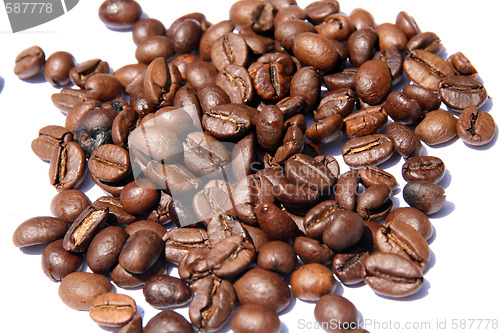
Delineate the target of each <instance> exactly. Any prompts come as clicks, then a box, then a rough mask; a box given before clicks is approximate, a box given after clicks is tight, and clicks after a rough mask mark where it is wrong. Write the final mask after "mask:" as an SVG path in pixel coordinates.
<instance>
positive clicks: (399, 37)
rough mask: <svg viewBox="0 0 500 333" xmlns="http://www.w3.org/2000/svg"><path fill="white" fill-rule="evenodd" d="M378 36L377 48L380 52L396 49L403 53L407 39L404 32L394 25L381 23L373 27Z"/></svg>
mask: <svg viewBox="0 0 500 333" xmlns="http://www.w3.org/2000/svg"><path fill="white" fill-rule="evenodd" d="M375 31H376V32H377V35H378V46H379V48H380V49H381V50H391V49H396V50H398V51H400V52H401V51H403V50H404V49H405V48H406V43H407V42H408V39H407V38H406V34H405V33H404V31H403V30H402V29H401V28H400V27H398V26H397V25H395V24H392V23H382V24H379V25H377V26H376V27H375Z"/></svg>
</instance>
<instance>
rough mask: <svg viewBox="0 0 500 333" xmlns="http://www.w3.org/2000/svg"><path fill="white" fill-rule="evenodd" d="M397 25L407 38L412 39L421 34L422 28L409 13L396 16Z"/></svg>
mask: <svg viewBox="0 0 500 333" xmlns="http://www.w3.org/2000/svg"><path fill="white" fill-rule="evenodd" d="M396 25H397V26H398V27H399V28H400V29H401V30H403V32H404V33H405V35H406V37H407V38H408V39H411V38H412V37H413V36H415V35H416V34H418V33H420V28H419V27H418V24H417V22H415V19H414V18H413V16H411V15H409V14H408V13H407V12H404V11H402V12H399V13H398V15H397V16H396Z"/></svg>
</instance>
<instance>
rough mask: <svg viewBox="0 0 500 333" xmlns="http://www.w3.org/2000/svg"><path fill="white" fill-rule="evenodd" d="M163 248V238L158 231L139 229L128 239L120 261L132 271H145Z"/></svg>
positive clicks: (136, 272)
mask: <svg viewBox="0 0 500 333" xmlns="http://www.w3.org/2000/svg"><path fill="white" fill-rule="evenodd" d="M163 248H164V243H163V240H162V239H161V238H160V236H158V234H157V233H156V232H154V231H151V230H146V229H144V230H139V231H137V232H136V233H134V234H132V235H130V237H129V238H128V239H127V241H126V242H125V244H124V245H123V247H122V250H121V252H120V256H119V258H118V261H119V263H120V265H121V266H122V267H123V268H125V269H126V270H127V271H129V272H130V273H134V274H141V273H145V272H146V271H147V270H148V269H150V268H151V267H152V266H153V265H154V263H155V262H156V261H157V260H158V257H159V256H160V255H161V252H162V250H163Z"/></svg>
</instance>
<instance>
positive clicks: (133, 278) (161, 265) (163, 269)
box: [111, 256, 167, 289]
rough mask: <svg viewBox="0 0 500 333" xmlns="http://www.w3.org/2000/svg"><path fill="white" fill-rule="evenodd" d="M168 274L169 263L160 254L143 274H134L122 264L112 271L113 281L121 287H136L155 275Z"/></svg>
mask: <svg viewBox="0 0 500 333" xmlns="http://www.w3.org/2000/svg"><path fill="white" fill-rule="evenodd" d="M162 274H167V264H166V262H165V259H163V257H161V256H160V258H158V260H157V261H156V262H155V263H154V264H153V266H152V267H151V268H150V269H148V270H147V271H146V272H145V273H142V274H132V273H130V272H128V271H127V270H125V268H123V267H122V266H121V265H120V264H118V265H116V266H115V268H114V269H113V270H112V271H111V281H113V283H114V284H116V285H117V286H118V287H120V288H126V289H127V288H128V289H136V288H140V287H142V286H144V284H145V283H146V281H147V280H149V278H151V277H152V276H155V275H162Z"/></svg>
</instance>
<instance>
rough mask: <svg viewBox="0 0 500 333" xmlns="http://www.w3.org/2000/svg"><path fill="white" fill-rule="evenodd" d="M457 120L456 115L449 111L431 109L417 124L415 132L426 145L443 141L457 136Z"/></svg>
mask: <svg viewBox="0 0 500 333" xmlns="http://www.w3.org/2000/svg"><path fill="white" fill-rule="evenodd" d="M457 122H458V119H457V117H455V115H453V113H451V112H450V111H445V110H435V111H431V112H429V113H427V114H426V115H425V117H424V119H423V120H422V121H421V122H420V124H418V125H417V127H416V128H415V134H417V135H418V136H419V137H420V139H421V140H422V141H424V142H425V143H426V144H428V145H437V144H440V143H445V142H448V141H450V140H452V139H453V138H454V137H456V136H457Z"/></svg>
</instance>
